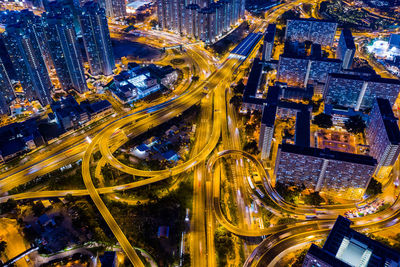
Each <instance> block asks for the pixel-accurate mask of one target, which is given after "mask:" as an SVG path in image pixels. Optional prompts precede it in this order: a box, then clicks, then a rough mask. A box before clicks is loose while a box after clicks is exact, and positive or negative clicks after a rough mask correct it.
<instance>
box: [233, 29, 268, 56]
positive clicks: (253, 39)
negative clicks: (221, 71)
mask: <svg viewBox="0 0 400 267" xmlns="http://www.w3.org/2000/svg"><path fill="white" fill-rule="evenodd" d="M261 38H262V34H261V33H250V34H249V35H247V37H246V38H244V39H243V41H241V42H240V43H239V44H238V45H237V46H236V47H235V48H234V49H233V50H232V51H231V55H234V56H237V57H241V58H246V57H247V56H248V55H249V54H250V52H251V51H253V49H254V47H255V46H256V45H257V43H258V42H259V41H260V40H261Z"/></svg>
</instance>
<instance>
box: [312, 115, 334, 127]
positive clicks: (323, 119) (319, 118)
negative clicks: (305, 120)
mask: <svg viewBox="0 0 400 267" xmlns="http://www.w3.org/2000/svg"><path fill="white" fill-rule="evenodd" d="M312 122H313V123H314V124H316V125H318V127H320V128H325V129H328V128H331V127H332V125H333V123H332V116H331V115H327V114H325V113H320V114H318V115H316V116H315V117H314V119H313V121H312Z"/></svg>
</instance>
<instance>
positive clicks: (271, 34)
mask: <svg viewBox="0 0 400 267" xmlns="http://www.w3.org/2000/svg"><path fill="white" fill-rule="evenodd" d="M275 32H276V24H268V27H267V30H266V31H265V33H264V46H263V54H262V59H263V61H270V60H271V59H272V50H273V48H274V41H275Z"/></svg>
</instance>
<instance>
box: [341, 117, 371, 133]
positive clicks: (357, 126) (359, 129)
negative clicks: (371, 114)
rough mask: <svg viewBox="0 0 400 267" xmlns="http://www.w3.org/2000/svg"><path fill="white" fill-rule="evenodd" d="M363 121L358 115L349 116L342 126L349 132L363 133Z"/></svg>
mask: <svg viewBox="0 0 400 267" xmlns="http://www.w3.org/2000/svg"><path fill="white" fill-rule="evenodd" d="M365 127H366V125H365V122H364V120H363V119H362V117H361V116H360V115H357V116H351V117H350V118H349V119H348V120H347V121H346V122H345V123H344V128H345V129H346V130H347V131H348V132H349V133H354V134H359V133H363V132H364V130H365Z"/></svg>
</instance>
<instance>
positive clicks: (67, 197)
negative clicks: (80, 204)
mask: <svg viewBox="0 0 400 267" xmlns="http://www.w3.org/2000/svg"><path fill="white" fill-rule="evenodd" d="M65 200H66V201H68V202H71V201H73V200H74V197H73V196H72V195H71V194H66V195H65Z"/></svg>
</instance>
